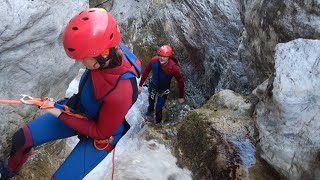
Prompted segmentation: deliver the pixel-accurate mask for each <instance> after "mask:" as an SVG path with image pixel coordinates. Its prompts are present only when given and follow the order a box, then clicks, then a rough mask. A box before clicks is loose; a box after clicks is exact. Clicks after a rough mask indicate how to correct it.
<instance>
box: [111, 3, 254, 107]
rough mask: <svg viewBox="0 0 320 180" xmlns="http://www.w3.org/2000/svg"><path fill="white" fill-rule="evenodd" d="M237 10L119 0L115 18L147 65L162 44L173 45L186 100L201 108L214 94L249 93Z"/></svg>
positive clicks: (228, 5)
mask: <svg viewBox="0 0 320 180" xmlns="http://www.w3.org/2000/svg"><path fill="white" fill-rule="evenodd" d="M238 7H239V5H238V2H237V1H236V0H218V1H205V0H199V1H186V0H184V1H168V0H160V1H159V0H150V1H139V0H137V1H126V0H117V1H114V3H113V8H112V10H111V13H112V14H113V15H114V16H115V17H116V19H117V21H118V22H119V24H120V29H121V32H122V35H123V41H125V43H126V44H128V45H130V44H131V45H132V47H133V51H134V53H135V54H136V55H138V56H139V58H140V59H142V61H143V64H144V65H145V64H146V63H147V62H148V61H149V59H150V58H151V57H152V56H155V55H156V53H157V50H158V48H159V47H160V46H161V45H163V44H171V45H172V46H173V51H174V56H175V57H176V58H177V59H178V60H179V64H180V67H181V69H182V72H183V74H184V79H185V81H186V94H187V97H188V101H189V103H190V104H191V105H194V106H200V105H201V104H203V103H205V102H206V101H207V100H208V99H209V98H210V97H211V96H212V95H213V94H214V93H215V92H216V91H219V90H221V89H224V88H229V89H233V90H236V91H237V92H245V91H247V90H248V88H249V86H250V83H249V80H248V79H247V78H246V75H245V72H244V68H245V67H244V66H243V64H242V62H239V61H238V60H237V59H238V58H237V56H238V54H237V51H238V46H239V44H240V41H239V35H240V15H239V8H238ZM249 89H250V88H249ZM252 89H253V88H252Z"/></svg>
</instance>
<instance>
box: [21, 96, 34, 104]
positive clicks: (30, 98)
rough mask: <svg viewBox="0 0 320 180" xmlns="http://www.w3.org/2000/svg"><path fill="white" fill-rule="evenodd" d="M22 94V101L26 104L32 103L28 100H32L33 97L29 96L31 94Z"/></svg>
mask: <svg viewBox="0 0 320 180" xmlns="http://www.w3.org/2000/svg"><path fill="white" fill-rule="evenodd" d="M20 96H22V98H21V99H20V101H21V102H22V103H24V104H32V103H29V102H28V101H27V100H32V99H33V97H31V96H29V95H25V94H21V95H20Z"/></svg>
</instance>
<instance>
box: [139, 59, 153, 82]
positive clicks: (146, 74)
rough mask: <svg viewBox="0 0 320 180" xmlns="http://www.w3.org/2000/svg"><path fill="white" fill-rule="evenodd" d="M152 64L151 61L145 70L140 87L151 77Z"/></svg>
mask: <svg viewBox="0 0 320 180" xmlns="http://www.w3.org/2000/svg"><path fill="white" fill-rule="evenodd" d="M151 62H152V60H151V61H149V63H148V64H147V66H146V68H145V70H144V71H143V73H142V76H141V80H140V83H139V86H142V85H143V83H144V82H145V81H146V79H147V78H148V75H149V73H150V71H151Z"/></svg>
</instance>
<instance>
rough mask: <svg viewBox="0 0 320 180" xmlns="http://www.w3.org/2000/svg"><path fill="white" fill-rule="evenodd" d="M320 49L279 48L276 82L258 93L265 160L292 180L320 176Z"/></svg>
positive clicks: (314, 45) (314, 44)
mask: <svg viewBox="0 0 320 180" xmlns="http://www.w3.org/2000/svg"><path fill="white" fill-rule="evenodd" d="M319 48H320V41H319V40H304V39H298V40H294V41H290V42H288V43H281V44H278V45H277V46H276V53H275V76H274V79H270V80H269V81H266V83H264V85H261V86H259V87H258V88H257V89H256V90H255V93H256V94H257V96H258V97H259V98H260V102H259V104H258V105H257V108H256V121H257V127H258V129H259V138H260V145H261V149H262V157H263V158H264V159H265V160H266V161H267V162H268V163H269V164H271V165H272V166H273V167H275V169H276V170H277V171H279V172H280V173H281V174H283V175H284V176H285V177H288V178H289V179H318V178H319V176H320V163H319V150H320V141H319V137H320V132H319V128H320V118H319V117H320V116H319V114H320V110H319V106H320V93H319V88H320V81H319V78H320V58H319V57H320V52H319Z"/></svg>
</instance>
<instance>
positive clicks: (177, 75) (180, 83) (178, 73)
mask: <svg viewBox="0 0 320 180" xmlns="http://www.w3.org/2000/svg"><path fill="white" fill-rule="evenodd" d="M172 75H173V76H174V78H175V79H176V80H177V81H178V87H179V98H184V80H183V77H182V74H181V71H180V68H179V66H177V65H175V66H174V67H173V69H172Z"/></svg>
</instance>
